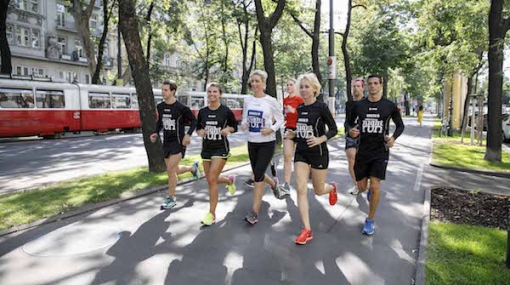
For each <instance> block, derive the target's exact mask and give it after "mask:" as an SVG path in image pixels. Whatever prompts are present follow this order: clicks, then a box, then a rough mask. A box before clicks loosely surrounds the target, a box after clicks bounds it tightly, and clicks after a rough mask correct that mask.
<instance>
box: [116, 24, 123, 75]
mask: <svg viewBox="0 0 510 285" xmlns="http://www.w3.org/2000/svg"><path fill="white" fill-rule="evenodd" d="M117 78H118V79H122V49H121V44H120V28H117Z"/></svg>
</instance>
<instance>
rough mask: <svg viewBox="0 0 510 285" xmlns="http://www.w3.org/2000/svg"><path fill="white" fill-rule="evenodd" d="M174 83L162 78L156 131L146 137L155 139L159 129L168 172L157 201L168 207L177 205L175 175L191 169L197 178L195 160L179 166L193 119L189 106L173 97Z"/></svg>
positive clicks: (189, 136) (193, 126)
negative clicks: (165, 191)
mask: <svg viewBox="0 0 510 285" xmlns="http://www.w3.org/2000/svg"><path fill="white" fill-rule="evenodd" d="M176 91H177V84H176V83H175V82H173V81H165V82H163V86H162V87H161V94H162V95H163V99H164V101H163V102H161V103H159V104H158V106H157V107H156V109H157V112H158V123H157V125H156V131H155V132H154V133H153V134H152V135H151V137H150V139H151V141H152V142H155V141H156V139H157V137H158V135H159V132H160V131H161V129H163V138H164V141H163V151H164V152H165V154H164V155H165V164H166V170H167V173H168V197H167V198H166V199H165V202H164V203H163V204H162V205H161V210H164V209H171V208H173V207H175V206H176V205H177V202H176V199H175V188H176V187H177V175H179V174H182V173H185V172H191V174H193V177H194V178H195V180H197V179H198V178H199V175H200V171H199V164H198V162H197V161H196V162H194V163H193V166H180V165H179V163H180V162H181V159H183V158H184V155H185V154H186V146H187V145H188V144H189V143H190V138H191V134H192V133H193V132H194V131H195V128H196V126H197V120H196V118H195V116H194V115H193V113H191V110H190V109H189V107H187V106H185V105H183V104H182V103H181V102H179V101H177V99H176V98H175V92H176ZM186 121H188V122H190V127H189V130H188V132H187V133H186V134H184V123H185V122H186Z"/></svg>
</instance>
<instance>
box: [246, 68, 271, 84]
mask: <svg viewBox="0 0 510 285" xmlns="http://www.w3.org/2000/svg"><path fill="white" fill-rule="evenodd" d="M253 75H258V76H260V78H261V79H262V82H264V83H266V80H267V72H265V71H264V70H254V71H253V72H252V73H251V74H250V79H251V78H252V77H253Z"/></svg>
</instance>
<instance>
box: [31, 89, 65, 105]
mask: <svg viewBox="0 0 510 285" xmlns="http://www.w3.org/2000/svg"><path fill="white" fill-rule="evenodd" d="M35 101H36V105H37V108H55V109H61V108H65V97H64V92H62V91H55V90H37V91H36V92H35Z"/></svg>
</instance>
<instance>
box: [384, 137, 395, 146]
mask: <svg viewBox="0 0 510 285" xmlns="http://www.w3.org/2000/svg"><path fill="white" fill-rule="evenodd" d="M385 139H386V145H387V146H388V148H392V147H393V145H394V144H395V138H394V137H388V136H386V138H385Z"/></svg>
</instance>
